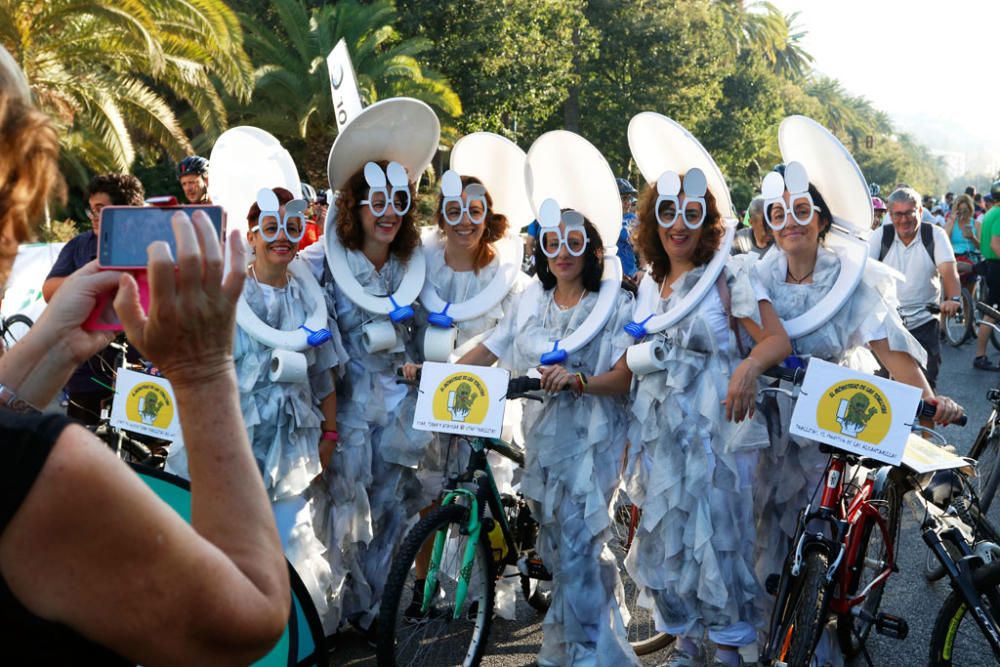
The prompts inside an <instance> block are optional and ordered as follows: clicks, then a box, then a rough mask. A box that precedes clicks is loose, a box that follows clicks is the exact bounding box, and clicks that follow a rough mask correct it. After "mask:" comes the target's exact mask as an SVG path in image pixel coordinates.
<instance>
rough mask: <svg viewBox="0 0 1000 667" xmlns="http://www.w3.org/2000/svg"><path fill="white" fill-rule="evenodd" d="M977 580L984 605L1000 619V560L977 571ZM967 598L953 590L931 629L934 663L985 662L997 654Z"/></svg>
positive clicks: (947, 666) (937, 665)
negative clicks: (969, 606) (972, 613)
mask: <svg viewBox="0 0 1000 667" xmlns="http://www.w3.org/2000/svg"><path fill="white" fill-rule="evenodd" d="M973 583H974V584H975V587H976V591H977V592H978V593H979V596H980V600H982V604H983V608H984V609H985V611H986V613H987V614H988V615H989V616H990V617H991V618H992V619H993V621H994V622H1000V561H994V562H993V563H990V564H989V565H986V566H985V567H983V568H981V569H979V570H977V571H976V572H975V573H974V574H973ZM968 610H969V608H968V605H966V603H965V600H963V599H962V596H961V595H959V594H958V593H957V592H952V593H951V595H949V596H948V597H947V598H946V599H945V601H944V604H942V605H941V610H940V611H938V615H937V619H936V620H935V621H934V631H933V632H932V633H931V649H930V657H929V658H930V659H929V662H928V663H927V664H928V665H930V666H931V667H952V665H956V666H961V665H979V664H985V662H986V661H988V660H989V656H990V655H992V654H993V651H992V649H991V647H990V643H989V642H988V641H987V640H986V637H984V636H983V634H982V631H981V630H980V628H979V625H978V624H977V623H976V621H975V619H973V618H972V617H971V615H970V614H968V613H966V612H968Z"/></svg>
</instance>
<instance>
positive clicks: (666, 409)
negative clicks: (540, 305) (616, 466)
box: [625, 263, 768, 645]
mask: <svg viewBox="0 0 1000 667" xmlns="http://www.w3.org/2000/svg"><path fill="white" fill-rule="evenodd" d="M704 271H705V267H704V266H702V267H697V268H695V269H692V270H691V271H689V272H687V273H686V274H684V275H683V276H682V277H681V278H680V279H678V280H677V281H675V282H674V283H673V284H672V285H671V289H672V293H671V294H670V296H669V297H668V298H667V299H661V300H660V304H659V312H665V311H666V310H668V309H669V308H670V307H672V306H673V305H674V304H675V303H676V302H677V301H679V300H680V299H681V298H683V296H684V295H685V294H687V293H688V292H689V291H690V290H691V289H692V288H693V287H694V285H695V284H696V282H697V281H698V279H699V278H700V277H701V275H702V274H703V273H704ZM722 275H723V276H724V279H725V281H726V285H727V286H728V291H729V294H730V299H731V314H732V316H733V317H736V318H750V319H752V320H754V321H755V322H757V323H759V322H760V310H759V306H758V300H759V299H760V298H761V297H764V296H765V295H763V294H762V292H761V291H760V290H759V289H757V286H755V285H754V284H753V283H752V282H751V278H750V275H749V273H748V272H747V271H746V270H745V269H743V268H742V265H741V264H738V263H731V264H730V265H729V267H727V268H726V269H725V271H724V272H723V274H722ZM765 298H766V297H765ZM658 335H661V336H663V337H664V339H665V340H666V342H667V366H666V368H665V369H664V370H662V371H658V372H655V373H650V374H648V375H643V376H637V378H636V382H635V386H634V399H633V402H632V422H631V426H630V428H629V442H630V447H631V450H630V452H629V463H628V469H627V471H626V483H627V490H628V494H629V497H630V498H631V500H632V501H633V502H635V503H636V504H638V505H639V506H640V507H641V508H642V516H641V519H640V521H639V526H638V528H637V531H636V535H635V540H634V542H633V544H632V548H631V549H630V551H629V554H628V557H627V558H626V562H625V564H626V567H627V568H628V572H629V574H630V575H631V576H632V579H633V580H634V581H635V582H636V585H638V586H640V587H641V588H642V589H644V592H645V593H646V594H647V595H648V596H649V597H650V598H651V599H652V601H653V604H654V614H655V616H656V618H657V627H658V629H661V630H667V631H670V632H673V633H675V634H683V635H684V636H687V637H691V638H693V639H695V640H699V641H700V639H701V637H702V634H703V633H704V632H705V631H706V630H707V631H708V632H709V637H710V638H711V639H712V641H715V642H717V643H725V644H732V645H744V644H749V643H752V642H753V640H754V637H753V634H754V631H753V625H752V624H753V623H755V620H756V617H755V610H754V601H755V598H756V597H757V595H758V593H759V587H758V584H757V580H756V577H755V576H754V572H753V553H754V543H755V531H754V521H753V519H754V516H753V505H752V500H753V498H752V495H753V489H752V483H753V472H754V466H755V464H756V460H757V453H758V451H759V450H760V449H762V448H764V447H766V446H767V444H768V439H767V430H766V428H765V427H764V423H763V421H762V420H761V419H759V417H754V418H753V419H745V420H744V421H742V422H739V423H737V422H730V421H727V420H726V415H725V406H724V405H723V404H722V401H723V399H725V397H726V393H727V390H728V385H729V379H730V375H731V374H732V372H733V370H734V369H735V368H736V366H737V365H738V364H739V363H740V361H741V360H742V355H740V354H739V352H738V346H737V343H736V338H735V334H733V332H732V330H731V329H730V327H729V323H728V317H727V315H726V312H725V309H724V306H723V303H722V300H721V298H720V294H719V290H718V287H717V286H716V287H713V288H712V289H711V290H709V292H708V294H707V295H706V297H705V298H704V299H702V301H701V302H700V303H699V304H698V305H697V306H696V307H695V309H694V310H693V311H692V312H691V313H689V314H688V315H687V316H686V317H684V318H683V319H682V320H681V321H680V322H678V323H677V324H676V325H675V326H673V327H670V328H668V329H667V330H665V331H664V332H661V333H660V334H658Z"/></svg>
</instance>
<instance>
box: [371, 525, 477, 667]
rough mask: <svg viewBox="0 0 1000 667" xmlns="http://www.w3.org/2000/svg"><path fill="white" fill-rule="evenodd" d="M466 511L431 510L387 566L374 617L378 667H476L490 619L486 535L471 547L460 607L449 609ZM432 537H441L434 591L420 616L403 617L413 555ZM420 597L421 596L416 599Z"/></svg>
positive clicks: (462, 549) (461, 552) (411, 596)
mask: <svg viewBox="0 0 1000 667" xmlns="http://www.w3.org/2000/svg"><path fill="white" fill-rule="evenodd" d="M468 514H469V510H468V508H467V507H464V506H462V505H445V506H443V507H439V508H437V509H436V510H434V511H432V512H431V513H430V514H428V515H427V516H426V517H424V518H423V519H422V520H421V521H420V523H418V524H417V525H416V526H414V527H413V529H412V530H411V531H410V533H409V534H408V535H407V536H406V540H405V541H404V542H403V546H402V547H401V548H400V550H399V554H398V555H397V556H396V558H395V560H393V563H392V569H391V570H390V572H389V579H388V581H387V582H386V585H385V592H384V593H383V596H382V604H381V606H380V607H379V617H378V630H379V632H378V644H377V646H376V656H377V657H378V664H379V665H382V666H383V667H392V666H398V667H405V666H408V665H413V666H416V665H435V666H436V665H464V666H472V665H478V664H479V662H480V660H482V658H483V652H484V651H485V650H486V641H487V638H488V637H489V633H490V624H491V622H492V620H493V594H494V585H495V583H496V580H495V575H494V572H493V560H492V555H491V551H490V544H489V537H488V536H487V535H486V533H485V531H483V532H482V534H481V535H480V539H479V543H478V544H476V545H475V550H474V552H473V559H472V562H471V564H470V569H471V571H470V572H469V573H468V576H469V588H468V592H467V594H466V596H465V600H464V602H463V603H462V606H461V607H460V608H458V609H456V607H455V601H456V589H457V582H458V579H459V577H460V572H461V571H462V560H463V555H464V553H465V550H466V546H467V544H468V540H469V536H468V535H464V534H463V531H464V529H465V527H466V525H467V524H468ZM438 534H442V535H444V536H445V540H444V551H443V552H442V554H441V563H440V565H439V566H438V575H439V576H438V591H437V594H436V595H435V599H434V600H433V601H432V603H431V605H430V608H429V609H428V611H427V613H426V614H422V613H419V612H417V613H412V614H410V615H409V616H408V615H407V613H406V612H407V611H411V610H408V609H407V607H409V606H410V605H411V602H413V601H414V579H415V576H414V575H415V570H414V563H415V562H416V558H417V554H418V553H419V552H420V551H421V549H422V548H424V545H425V544H427V543H428V542H429V543H430V544H433V543H434V539H435V537H436V536H437V535H438ZM421 597H422V596H421Z"/></svg>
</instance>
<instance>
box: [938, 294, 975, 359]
mask: <svg viewBox="0 0 1000 667" xmlns="http://www.w3.org/2000/svg"><path fill="white" fill-rule="evenodd" d="M961 299H962V301H961V304H960V305H961V307H960V309H959V311H958V312H957V313H956V314H955V315H953V316H951V317H943V318H942V320H943V321H942V325H943V329H944V338H945V340H947V341H948V343H949V344H951V345H952V346H954V347H958V346H959V345H961V344H962V343H964V342H965V341H967V340H969V338H971V337H972V322H973V320H974V318H973V317H971V315H972V312H973V310H972V306H973V303H972V296H971V295H970V294H969V290H967V289H965V288H964V287H963V288H962V296H961Z"/></svg>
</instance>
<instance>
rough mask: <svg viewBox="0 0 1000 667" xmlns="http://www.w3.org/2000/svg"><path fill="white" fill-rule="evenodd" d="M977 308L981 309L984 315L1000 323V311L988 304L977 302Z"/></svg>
mask: <svg viewBox="0 0 1000 667" xmlns="http://www.w3.org/2000/svg"><path fill="white" fill-rule="evenodd" d="M976 306H977V307H978V308H979V310H981V311H983V313H984V314H986V315H989V316H990V317H992V318H993V319H994V320H996V321H997V322H1000V311H998V310H997V309H996V308H994V307H993V306H991V305H989V304H987V303H983V302H982V301H978V302H976Z"/></svg>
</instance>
